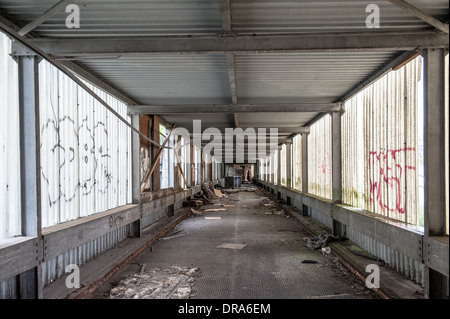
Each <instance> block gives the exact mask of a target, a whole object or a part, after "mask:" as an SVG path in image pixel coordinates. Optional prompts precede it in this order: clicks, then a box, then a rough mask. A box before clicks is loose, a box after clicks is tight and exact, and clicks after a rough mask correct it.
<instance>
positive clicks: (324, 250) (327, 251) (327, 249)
mask: <svg viewBox="0 0 450 319" xmlns="http://www.w3.org/2000/svg"><path fill="white" fill-rule="evenodd" d="M322 254H324V255H325V256H329V255H331V248H330V247H328V246H327V247H323V248H322Z"/></svg>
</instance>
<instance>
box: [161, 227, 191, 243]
mask: <svg viewBox="0 0 450 319" xmlns="http://www.w3.org/2000/svg"><path fill="white" fill-rule="evenodd" d="M182 231H184V229H181V230H179V231H177V232H174V233H172V234H170V235H167V236H165V237H162V238H160V240H170V239H175V238H181V237H186V236H189V232H188V231H186V232H184V233H182Z"/></svg>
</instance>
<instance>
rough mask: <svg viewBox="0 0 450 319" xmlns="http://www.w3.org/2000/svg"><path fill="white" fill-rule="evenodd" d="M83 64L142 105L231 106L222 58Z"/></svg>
mask: <svg viewBox="0 0 450 319" xmlns="http://www.w3.org/2000/svg"><path fill="white" fill-rule="evenodd" d="M83 64H84V65H85V66H87V67H88V68H89V69H91V70H92V71H94V72H95V73H97V74H100V75H101V77H102V78H103V79H105V80H106V81H108V82H110V83H112V84H114V85H115V86H117V87H119V88H121V89H122V90H123V91H125V92H127V93H128V94H129V95H130V96H132V97H133V98H134V99H136V100H137V101H140V103H143V104H148V105H158V104H160V105H168V104H171V105H173V104H183V105H186V104H208V103H213V104H230V103H231V93H230V84H229V80H228V71H227V65H226V60H225V57H224V56H222V55H151V56H146V57H143V56H140V57H131V56H128V57H121V58H120V59H104V60H101V59H100V60H85V61H83Z"/></svg>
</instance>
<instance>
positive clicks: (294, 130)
mask: <svg viewBox="0 0 450 319" xmlns="http://www.w3.org/2000/svg"><path fill="white" fill-rule="evenodd" d="M177 128H178V129H180V128H184V129H186V130H188V132H190V133H191V136H195V135H196V133H195V132H194V128H193V127H192V125H190V126H188V125H185V126H183V125H182V124H179V123H178V126H177ZM207 128H217V129H218V130H219V131H220V132H221V133H223V134H224V133H225V130H226V129H234V128H232V127H227V126H226V125H225V124H214V123H210V124H202V127H201V130H202V132H203V131H204V130H205V129H207ZM239 128H241V129H243V130H244V131H245V130H246V129H247V128H253V129H255V131H256V133H258V129H259V128H261V129H266V134H267V135H269V134H270V129H271V128H276V129H277V130H278V134H301V133H308V134H309V132H310V128H309V127H276V126H275V125H273V124H268V123H261V124H256V125H255V126H252V127H250V126H241V127H239Z"/></svg>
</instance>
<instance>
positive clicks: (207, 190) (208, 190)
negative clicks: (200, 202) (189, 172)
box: [202, 183, 217, 199]
mask: <svg viewBox="0 0 450 319" xmlns="http://www.w3.org/2000/svg"><path fill="white" fill-rule="evenodd" d="M202 189H203V190H204V191H205V193H206V196H207V197H208V198H209V199H211V198H217V195H216V193H215V192H213V191H212V190H211V188H210V187H209V186H208V184H206V183H203V184H202Z"/></svg>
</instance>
